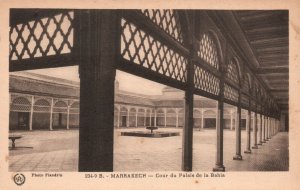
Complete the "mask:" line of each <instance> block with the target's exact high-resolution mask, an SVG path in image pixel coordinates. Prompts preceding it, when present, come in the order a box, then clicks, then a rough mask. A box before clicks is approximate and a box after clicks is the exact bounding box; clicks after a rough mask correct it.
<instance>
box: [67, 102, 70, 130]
mask: <svg viewBox="0 0 300 190" xmlns="http://www.w3.org/2000/svg"><path fill="white" fill-rule="evenodd" d="M67 109H68V110H67V129H70V106H69V105H68V108H67Z"/></svg>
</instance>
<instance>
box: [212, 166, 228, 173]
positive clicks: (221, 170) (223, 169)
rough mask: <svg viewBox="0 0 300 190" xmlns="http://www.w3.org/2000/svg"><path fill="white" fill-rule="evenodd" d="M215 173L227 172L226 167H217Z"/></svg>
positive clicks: (214, 169)
mask: <svg viewBox="0 0 300 190" xmlns="http://www.w3.org/2000/svg"><path fill="white" fill-rule="evenodd" d="M213 172H225V167H224V166H223V165H222V166H219V165H216V166H215V167H214V168H213Z"/></svg>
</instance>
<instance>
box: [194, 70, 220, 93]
mask: <svg viewBox="0 0 300 190" xmlns="http://www.w3.org/2000/svg"><path fill="white" fill-rule="evenodd" d="M194 68H195V75H194V83H195V88H198V89H200V90H204V91H206V92H209V93H211V94H214V95H218V94H219V91H220V87H219V84H220V80H219V79H218V78H217V77H215V76H214V75H212V74H211V73H209V72H208V71H206V70H204V69H202V68H201V67H198V66H196V65H195V66H194Z"/></svg>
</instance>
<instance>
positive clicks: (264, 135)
mask: <svg viewBox="0 0 300 190" xmlns="http://www.w3.org/2000/svg"><path fill="white" fill-rule="evenodd" d="M266 125H267V122H266V116H265V115H264V131H263V132H264V134H263V143H265V142H266Z"/></svg>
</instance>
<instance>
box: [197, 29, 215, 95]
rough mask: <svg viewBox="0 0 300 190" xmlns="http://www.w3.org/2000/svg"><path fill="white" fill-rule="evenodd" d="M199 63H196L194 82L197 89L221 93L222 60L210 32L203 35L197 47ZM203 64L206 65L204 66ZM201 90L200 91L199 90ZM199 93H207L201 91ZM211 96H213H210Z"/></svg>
mask: <svg viewBox="0 0 300 190" xmlns="http://www.w3.org/2000/svg"><path fill="white" fill-rule="evenodd" d="M197 55H198V57H199V59H198V62H199V64H195V66H194V69H195V74H194V83H195V88H196V92H197V89H198V90H201V91H204V92H206V93H207V94H211V95H215V96H217V95H219V92H220V86H219V85H220V79H219V78H218V77H219V76H218V75H217V74H216V73H218V69H219V65H220V60H219V54H218V49H217V46H216V42H215V41H214V39H213V37H212V36H211V35H210V33H205V34H203V35H202V36H201V38H200V42H199V45H198V49H197ZM203 65H206V66H204V67H203ZM198 92H199V91H198ZM199 95H205V94H202V93H201V92H200V94H199ZM210 97H211V96H210Z"/></svg>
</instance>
